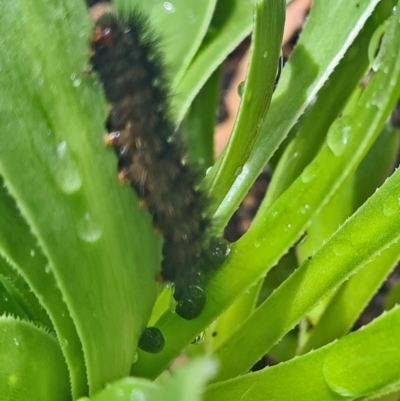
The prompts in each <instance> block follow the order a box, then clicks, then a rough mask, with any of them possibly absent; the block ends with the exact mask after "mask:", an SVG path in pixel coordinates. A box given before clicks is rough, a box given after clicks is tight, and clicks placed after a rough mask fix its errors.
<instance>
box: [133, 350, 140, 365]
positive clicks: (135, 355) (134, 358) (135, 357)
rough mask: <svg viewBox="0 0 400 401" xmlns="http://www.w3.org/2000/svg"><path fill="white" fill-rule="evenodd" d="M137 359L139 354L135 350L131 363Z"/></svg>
mask: <svg viewBox="0 0 400 401" xmlns="http://www.w3.org/2000/svg"><path fill="white" fill-rule="evenodd" d="M138 359H139V354H138V353H137V352H135V354H134V355H133V359H132V365H133V364H134V363H136V362H137V360H138Z"/></svg>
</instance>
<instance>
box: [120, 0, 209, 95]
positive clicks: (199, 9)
mask: <svg viewBox="0 0 400 401" xmlns="http://www.w3.org/2000/svg"><path fill="white" fill-rule="evenodd" d="M216 2H217V0H202V1H187V0H171V1H159V0H145V1H144V0H114V4H115V6H116V8H117V9H119V10H121V9H124V10H132V9H135V8H137V9H139V10H143V11H144V12H146V13H148V14H149V17H150V20H149V22H150V24H151V26H152V30H154V32H155V34H156V35H159V37H160V48H161V50H162V51H163V54H164V57H165V61H166V65H167V69H168V70H170V71H169V76H170V77H171V80H172V82H171V87H172V88H176V86H177V85H178V84H179V82H180V80H181V78H182V75H183V74H184V73H185V71H186V69H187V67H188V65H189V64H190V62H191V60H192V58H193V56H194V55H195V53H196V51H197V49H198V48H199V46H200V44H201V41H202V40H203V37H204V35H205V34H206V32H207V28H208V26H209V24H210V21H211V18H212V15H213V11H214V8H215V4H216ZM178 95H179V92H178Z"/></svg>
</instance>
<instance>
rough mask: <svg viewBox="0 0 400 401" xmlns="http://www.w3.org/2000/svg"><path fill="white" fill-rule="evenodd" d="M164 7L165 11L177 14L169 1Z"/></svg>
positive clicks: (165, 2)
mask: <svg viewBox="0 0 400 401" xmlns="http://www.w3.org/2000/svg"><path fill="white" fill-rule="evenodd" d="M163 7H164V10H165V11H168V12H170V13H172V12H175V7H174V6H173V5H172V3H170V2H169V1H164V4H163Z"/></svg>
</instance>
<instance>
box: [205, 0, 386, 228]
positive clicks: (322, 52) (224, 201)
mask: <svg viewBox="0 0 400 401" xmlns="http://www.w3.org/2000/svg"><path fill="white" fill-rule="evenodd" d="M378 3H379V0H363V1H357V2H355V1H341V2H332V1H324V0H317V1H315V2H314V4H313V7H312V8H311V12H310V15H309V17H308V19H307V23H306V25H305V27H304V30H303V32H302V35H301V37H300V39H299V42H298V43H297V46H296V48H295V50H294V52H293V53H292V55H291V57H290V59H289V61H288V63H287V64H286V66H285V68H284V69H283V71H282V75H281V78H280V82H279V84H278V87H277V89H276V91H275V93H274V96H273V99H272V103H271V107H270V110H269V112H268V115H267V118H266V120H265V122H264V125H263V128H262V131H261V134H260V136H259V138H258V139H257V141H256V143H255V144H254V146H253V147H252V149H253V150H252V152H251V153H250V154H247V155H244V154H237V155H235V156H234V155H232V157H235V158H236V159H237V160H239V161H240V163H238V164H237V165H236V166H235V165H233V164H232V165H231V168H230V170H229V171H227V172H226V174H225V175H224V176H222V175H221V176H219V179H218V180H216V181H215V174H216V172H217V171H218V169H219V163H218V162H217V163H216V165H215V166H214V167H213V169H212V170H211V171H210V173H209V174H208V175H207V176H206V178H205V182H204V184H205V186H207V187H210V186H212V188H213V191H212V192H211V194H210V195H211V198H212V199H213V211H214V212H215V214H214V218H215V220H216V221H217V223H218V224H217V226H216V228H215V229H216V230H217V231H220V230H222V229H223V228H224V227H225V225H226V223H227V221H228V220H229V218H230V217H231V215H232V214H233V212H234V211H235V210H236V209H237V207H238V206H239V204H240V202H241V200H242V199H243V197H244V196H245V194H246V193H247V192H248V190H249V188H250V186H251V185H252V184H253V182H254V181H255V179H256V177H257V176H258V175H259V174H260V172H261V170H262V168H263V167H264V166H265V165H266V163H267V162H268V160H269V158H270V157H271V156H272V155H273V153H274V152H275V150H276V149H277V148H278V146H279V145H280V143H282V141H283V140H284V139H285V137H286V135H287V134H288V132H289V130H290V129H291V128H292V127H293V125H294V124H295V123H296V121H297V120H298V118H299V117H300V115H301V114H302V113H303V112H304V110H305V108H306V107H307V106H308V105H309V104H310V102H311V101H312V100H313V99H314V98H315V95H316V94H317V93H318V91H319V90H320V88H321V87H322V85H323V84H324V83H325V82H326V80H327V79H328V78H329V76H330V75H331V74H332V71H333V69H334V68H335V67H336V66H337V64H338V63H339V61H340V59H341V58H342V57H343V56H344V54H345V53H346V51H347V49H348V48H349V46H350V45H351V43H352V42H353V41H354V40H355V38H356V37H357V35H358V34H359V32H360V31H361V29H362V27H363V26H364V24H365V22H366V20H367V19H368V17H369V16H370V15H371V13H372V12H373V10H374V8H375V7H376V5H377V4H378ZM321 21H324V23H323V24H322V23H321ZM329 26H335V34H334V35H332V33H331V31H330V30H329V29H327V27H329ZM244 156H245V158H246V159H247V160H246V161H245V162H244V163H243V157H244ZM237 172H239V174H237Z"/></svg>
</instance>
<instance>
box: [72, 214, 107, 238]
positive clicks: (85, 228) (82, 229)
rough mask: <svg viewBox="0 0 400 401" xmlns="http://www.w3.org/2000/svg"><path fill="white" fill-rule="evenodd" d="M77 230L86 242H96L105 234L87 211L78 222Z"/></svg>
mask: <svg viewBox="0 0 400 401" xmlns="http://www.w3.org/2000/svg"><path fill="white" fill-rule="evenodd" d="M77 232H78V236H79V238H81V239H82V240H83V241H85V242H96V241H97V240H98V239H99V238H100V237H101V236H102V234H103V233H102V231H101V229H100V227H98V226H97V224H96V223H95V222H94V221H93V220H92V218H91V217H90V214H89V213H85V214H84V215H83V217H82V218H81V220H80V221H79V222H78V225H77Z"/></svg>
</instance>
